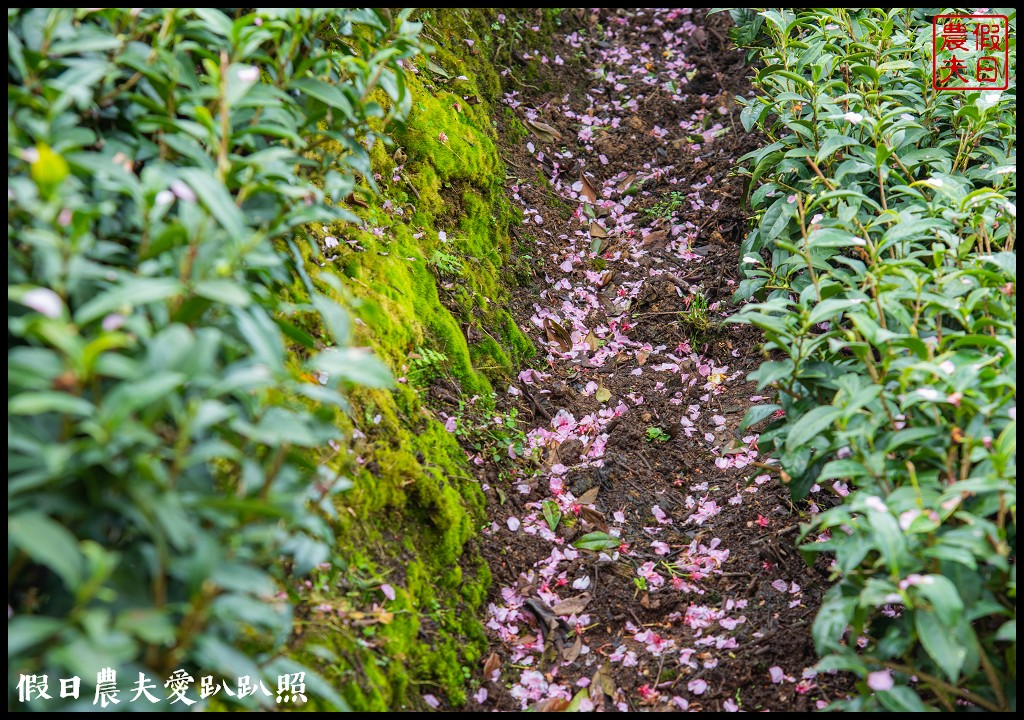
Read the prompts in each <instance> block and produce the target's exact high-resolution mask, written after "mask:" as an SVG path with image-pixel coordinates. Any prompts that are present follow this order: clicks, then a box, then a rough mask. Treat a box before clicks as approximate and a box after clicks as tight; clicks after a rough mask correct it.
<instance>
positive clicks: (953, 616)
mask: <svg viewBox="0 0 1024 720" xmlns="http://www.w3.org/2000/svg"><path fill="white" fill-rule="evenodd" d="M912 591H913V594H914V595H920V596H921V597H923V598H925V599H926V600H928V602H929V603H930V604H931V606H932V610H933V611H934V612H935V614H936V615H937V616H938V618H939V620H940V621H941V622H942V623H943V624H944V625H948V626H950V627H952V626H954V625H956V624H957V623H958V622H960V618H961V617H962V615H963V611H964V602H963V600H962V599H961V598H960V593H959V592H958V591H957V589H956V585H954V584H953V581H952V580H950V579H949V578H948V577H946V576H945V575H934V574H933V575H925V576H924V578H923V579H922V580H921V581H920V582H919V583H917V584H915V585H913V586H912Z"/></svg>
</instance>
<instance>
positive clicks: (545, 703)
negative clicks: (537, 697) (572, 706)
mask: <svg viewBox="0 0 1024 720" xmlns="http://www.w3.org/2000/svg"><path fill="white" fill-rule="evenodd" d="M567 707H569V701H568V700H566V699H565V698H548V699H547V700H541V701H540V702H539V703H537V704H536V705H534V706H533V711H534V712H562V711H563V710H565V709H566V708H567Z"/></svg>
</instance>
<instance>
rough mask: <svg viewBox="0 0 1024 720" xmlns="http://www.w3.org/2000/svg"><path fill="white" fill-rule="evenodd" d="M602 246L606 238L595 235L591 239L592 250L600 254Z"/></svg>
mask: <svg viewBox="0 0 1024 720" xmlns="http://www.w3.org/2000/svg"><path fill="white" fill-rule="evenodd" d="M602 247H604V240H603V239H602V238H599V237H595V238H591V239H590V252H592V253H594V254H595V255H600V254H601V248H602Z"/></svg>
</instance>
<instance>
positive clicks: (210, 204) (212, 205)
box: [178, 168, 249, 240]
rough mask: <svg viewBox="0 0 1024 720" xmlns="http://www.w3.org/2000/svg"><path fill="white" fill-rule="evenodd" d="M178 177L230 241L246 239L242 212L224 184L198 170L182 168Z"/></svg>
mask: <svg viewBox="0 0 1024 720" xmlns="http://www.w3.org/2000/svg"><path fill="white" fill-rule="evenodd" d="M178 175H179V176H180V177H181V179H182V180H184V181H185V182H186V183H188V185H189V187H191V188H192V190H194V191H195V194H196V197H197V198H198V200H199V202H200V203H202V205H203V206H204V207H206V209H207V210H209V211H210V214H211V215H213V216H214V217H215V218H216V219H217V222H218V223H220V226H221V227H222V228H224V229H225V230H226V231H227V232H228V234H229V235H230V236H231V237H232V239H234V240H244V239H247V237H248V235H249V233H248V232H247V231H246V226H245V220H244V218H243V217H242V211H241V210H239V209H238V206H237V205H235V202H234V200H233V199H232V197H231V194H230V193H229V192H228V189H227V188H226V187H225V186H224V183H222V182H219V181H218V180H217V178H216V177H214V175H213V173H212V172H209V171H208V170H202V169H200V168H182V169H181V170H179V171H178Z"/></svg>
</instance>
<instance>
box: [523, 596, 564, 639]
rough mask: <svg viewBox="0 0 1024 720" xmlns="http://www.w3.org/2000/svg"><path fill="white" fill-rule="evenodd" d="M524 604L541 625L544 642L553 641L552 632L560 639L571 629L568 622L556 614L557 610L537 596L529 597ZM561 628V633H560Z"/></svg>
mask: <svg viewBox="0 0 1024 720" xmlns="http://www.w3.org/2000/svg"><path fill="white" fill-rule="evenodd" d="M523 606H524V607H525V608H526V609H527V610H529V611H530V612H531V613H532V614H533V616H534V617H535V618H536V619H537V625H538V626H540V631H541V634H542V635H543V636H544V642H552V641H553V639H554V638H552V634H555V638H557V639H558V640H559V641H560V640H561V636H562V635H564V633H565V632H566V631H568V629H569V625H568V623H566V622H565V620H561V619H559V617H558V616H557V615H555V611H554V610H552V609H551V606H550V605H548V604H547V603H546V602H544V601H543V600H538V599H537V598H527V600H526V602H525V603H523ZM559 630H561V633H560V634H559Z"/></svg>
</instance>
